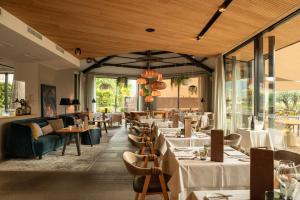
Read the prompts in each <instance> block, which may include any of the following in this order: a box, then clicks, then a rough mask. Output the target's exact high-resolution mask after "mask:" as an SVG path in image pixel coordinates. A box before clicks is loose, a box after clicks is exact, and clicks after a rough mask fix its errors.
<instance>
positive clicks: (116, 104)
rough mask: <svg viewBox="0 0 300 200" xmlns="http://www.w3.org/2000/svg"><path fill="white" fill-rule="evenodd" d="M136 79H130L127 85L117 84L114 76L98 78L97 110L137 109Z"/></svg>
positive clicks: (121, 110)
mask: <svg viewBox="0 0 300 200" xmlns="http://www.w3.org/2000/svg"><path fill="white" fill-rule="evenodd" d="M136 90H137V89H136V83H135V80H128V83H127V86H125V85H124V84H120V85H117V80H116V79H113V78H99V77H97V78H96V111H97V112H104V110H105V108H107V109H108V112H124V111H132V110H137V97H136V94H137V92H136Z"/></svg>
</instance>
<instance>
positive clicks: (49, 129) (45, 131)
mask: <svg viewBox="0 0 300 200" xmlns="http://www.w3.org/2000/svg"><path fill="white" fill-rule="evenodd" d="M42 132H43V134H44V135H48V134H50V133H52V132H53V128H52V126H51V125H50V124H48V125H47V126H44V127H43V128H42Z"/></svg>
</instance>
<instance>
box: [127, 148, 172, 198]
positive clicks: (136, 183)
mask: <svg viewBox="0 0 300 200" xmlns="http://www.w3.org/2000/svg"><path fill="white" fill-rule="evenodd" d="M155 159H156V156H155V155H147V156H145V155H137V154H135V153H132V152H128V151H127V152H124V153H123V161H124V164H125V166H126V168H127V170H128V172H129V173H130V174H132V175H134V180H133V190H134V192H135V193H136V194H135V200H138V199H139V196H140V195H141V198H140V199H141V200H144V199H145V196H146V195H151V194H160V195H162V196H163V197H164V200H168V199H169V196H168V191H169V189H168V187H167V182H168V181H169V180H170V176H169V175H167V174H163V172H162V169H161V168H160V167H158V166H157V165H155V166H154V167H151V168H149V167H147V163H148V160H155ZM141 162H143V166H139V163H141Z"/></svg>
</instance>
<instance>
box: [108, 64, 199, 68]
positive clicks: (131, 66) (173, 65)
mask: <svg viewBox="0 0 300 200" xmlns="http://www.w3.org/2000/svg"><path fill="white" fill-rule="evenodd" d="M186 65H194V63H174V64H171V65H160V66H152V67H150V68H151V69H160V68H168V67H182V66H186ZM102 66H111V67H124V68H125V67H126V68H132V69H147V67H146V66H142V67H140V66H133V65H121V64H111V63H103V64H102Z"/></svg>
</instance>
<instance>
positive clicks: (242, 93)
mask: <svg viewBox="0 0 300 200" xmlns="http://www.w3.org/2000/svg"><path fill="white" fill-rule="evenodd" d="M253 52H254V50H253V42H252V43H250V44H248V45H246V46H244V47H243V48H241V49H239V50H237V51H236V52H233V53H232V54H230V55H228V56H226V57H225V91H226V92H225V93H226V109H227V110H226V116H227V128H228V130H230V131H231V132H234V131H236V129H237V128H248V126H249V118H250V116H251V115H252V114H253V107H254V104H253V98H254V96H253V95H254V94H253V63H254V62H253V59H254V54H253Z"/></svg>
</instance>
